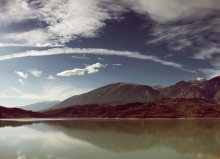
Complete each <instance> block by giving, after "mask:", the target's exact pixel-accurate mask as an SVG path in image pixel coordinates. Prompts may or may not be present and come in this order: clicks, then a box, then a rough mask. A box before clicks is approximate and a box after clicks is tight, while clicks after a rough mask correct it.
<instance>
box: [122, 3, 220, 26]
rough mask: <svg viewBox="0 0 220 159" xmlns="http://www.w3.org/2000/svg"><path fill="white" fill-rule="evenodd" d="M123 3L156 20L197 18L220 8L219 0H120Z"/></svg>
mask: <svg viewBox="0 0 220 159" xmlns="http://www.w3.org/2000/svg"><path fill="white" fill-rule="evenodd" d="M121 1H122V2H124V5H128V6H129V8H131V9H132V10H134V11H136V12H137V13H141V14H148V15H149V16H151V18H153V19H154V20H156V21H158V22H167V21H175V20H181V19H186V18H194V17H196V18H199V17H203V16H205V15H207V14H209V12H210V10H211V9H214V10H215V9H220V2H219V0H184V1H183V0H168V1H166V0H121ZM198 13H199V14H198Z"/></svg>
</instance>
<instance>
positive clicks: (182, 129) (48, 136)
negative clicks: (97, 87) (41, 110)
mask: <svg viewBox="0 0 220 159" xmlns="http://www.w3.org/2000/svg"><path fill="white" fill-rule="evenodd" d="M0 159H220V120H217V119H216V120H214V119H212V120H211V119H209V120H73V119H72V120H59V121H56V120H46V121H42V120H41V121H37V120H36V121H35V120H31V121H30V120H15V121H6V120H4V121H2V120H1V121H0Z"/></svg>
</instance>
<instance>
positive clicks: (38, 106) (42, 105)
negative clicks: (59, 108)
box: [19, 101, 60, 112]
mask: <svg viewBox="0 0 220 159" xmlns="http://www.w3.org/2000/svg"><path fill="white" fill-rule="evenodd" d="M59 102H60V101H44V102H39V103H34V104H30V105H27V106H23V107H19V108H21V109H24V110H30V111H35V112H40V111H43V110H46V109H49V108H51V107H52V106H54V105H56V104H58V103H59Z"/></svg>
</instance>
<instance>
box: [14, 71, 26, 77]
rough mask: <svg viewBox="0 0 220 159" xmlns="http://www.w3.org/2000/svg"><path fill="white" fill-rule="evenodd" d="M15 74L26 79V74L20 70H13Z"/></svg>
mask: <svg viewBox="0 0 220 159" xmlns="http://www.w3.org/2000/svg"><path fill="white" fill-rule="evenodd" d="M15 74H17V75H18V76H19V77H21V78H23V79H27V77H28V74H27V73H24V72H21V71H15Z"/></svg>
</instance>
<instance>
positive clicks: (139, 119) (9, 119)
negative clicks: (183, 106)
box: [0, 117, 220, 122]
mask: <svg viewBox="0 0 220 159" xmlns="http://www.w3.org/2000/svg"><path fill="white" fill-rule="evenodd" d="M210 119H211V120H220V117H219V118H216V117H207V118H1V119H0V121H21V122H22V121H24V122H25V121H65V120H91V121H95V120H99V121H100V120H103V121H117V120H118V121H143V120H210Z"/></svg>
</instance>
